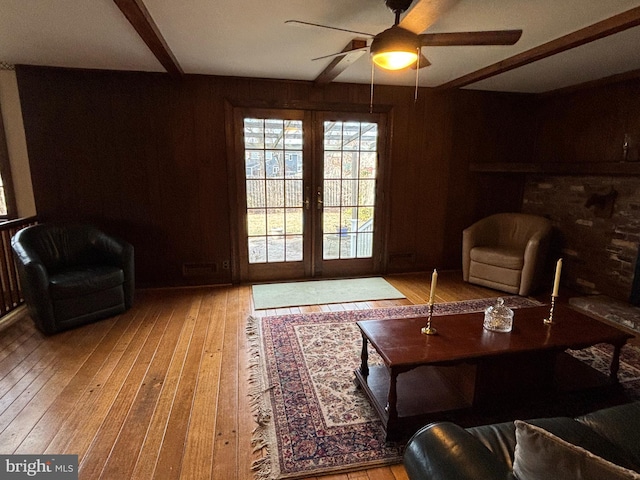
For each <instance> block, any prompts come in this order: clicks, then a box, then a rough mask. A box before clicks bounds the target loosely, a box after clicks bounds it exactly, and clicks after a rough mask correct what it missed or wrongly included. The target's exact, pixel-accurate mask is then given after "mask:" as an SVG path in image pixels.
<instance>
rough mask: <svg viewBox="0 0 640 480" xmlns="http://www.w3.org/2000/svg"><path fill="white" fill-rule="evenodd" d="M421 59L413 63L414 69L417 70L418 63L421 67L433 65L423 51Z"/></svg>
mask: <svg viewBox="0 0 640 480" xmlns="http://www.w3.org/2000/svg"><path fill="white" fill-rule="evenodd" d="M419 60H420V61H419V62H416V63H414V64H413V65H411V68H412V69H413V70H416V69H417V67H418V65H420V68H424V67H428V66H429V65H431V62H430V61H429V59H428V58H427V57H425V56H424V55H423V54H422V53H421V54H420V59H419Z"/></svg>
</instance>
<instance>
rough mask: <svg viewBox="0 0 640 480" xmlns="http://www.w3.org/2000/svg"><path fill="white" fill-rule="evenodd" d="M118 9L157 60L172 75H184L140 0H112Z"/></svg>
mask: <svg viewBox="0 0 640 480" xmlns="http://www.w3.org/2000/svg"><path fill="white" fill-rule="evenodd" d="M113 1H114V3H115V4H116V5H117V6H118V8H119V9H120V11H121V12H122V13H123V14H124V16H125V17H126V18H127V20H129V23H131V25H132V26H133V28H134V29H135V31H136V32H138V35H139V36H140V38H142V41H144V43H145V44H146V45H147V47H149V49H150V50H151V52H152V53H153V54H154V55H155V57H156V58H157V59H158V61H159V62H160V63H161V64H162V66H163V67H164V68H165V70H166V71H167V72H169V73H170V74H171V75H172V76H175V77H180V76H182V75H184V72H183V71H182V68H181V67H180V64H179V63H178V60H176V58H175V57H174V55H173V53H172V52H171V49H170V48H169V45H168V44H167V42H166V41H165V39H164V37H163V36H162V33H160V29H158V26H157V25H156V23H155V22H154V21H153V18H151V14H150V13H149V11H148V10H147V7H145V5H144V3H142V0H113Z"/></svg>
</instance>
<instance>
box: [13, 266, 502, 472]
mask: <svg viewBox="0 0 640 480" xmlns="http://www.w3.org/2000/svg"><path fill="white" fill-rule="evenodd" d="M386 278H387V280H388V281H389V282H390V283H391V284H393V285H394V286H395V287H396V288H398V289H399V290H400V291H401V292H402V293H403V294H405V295H406V297H407V298H406V299H402V300H389V301H378V302H359V303H351V304H340V305H315V306H310V307H297V308H285V309H276V310H267V311H257V312H256V311H254V310H253V307H252V299H251V287H250V286H223V287H207V288H204V287H203V288H190V289H166V290H143V291H138V292H137V297H136V302H135V305H134V307H133V308H132V309H131V310H130V311H128V312H126V313H125V314H122V315H120V316H117V317H114V318H111V319H107V320H103V321H100V322H97V323H94V324H91V325H87V326H84V327H81V328H77V329H75V330H71V331H68V332H64V333H61V334H58V335H55V336H52V337H44V336H43V335H42V334H40V333H39V332H38V331H37V330H36V329H35V328H34V327H33V324H32V322H31V320H30V319H29V318H28V317H26V316H25V317H23V318H22V319H20V320H19V321H17V322H15V323H13V324H12V325H9V326H7V327H6V328H4V329H3V330H2V331H0V453H1V454H11V453H25V454H26V453H33V454H41V453H51V454H60V453H69V454H77V455H78V456H79V462H80V479H82V480H89V479H152V478H157V479H162V480H169V479H174V478H175V479H178V478H181V479H189V480H191V479H224V480H227V479H252V478H253V475H252V473H251V470H250V466H251V463H252V461H253V460H254V459H255V458H256V456H259V455H260V452H257V453H254V452H253V451H252V448H251V432H252V430H253V427H254V423H253V419H252V416H251V411H250V408H249V405H248V397H247V359H246V353H247V352H246V350H247V344H246V338H245V322H246V319H247V317H248V316H249V315H250V314H254V315H265V314H268V315H270V314H276V313H277V314H280V313H295V312H310V311H326V310H336V309H338V310H342V309H361V308H375V307H386V306H392V305H403V304H411V303H425V302H426V301H427V297H428V294H429V284H430V279H431V275H430V273H420V274H407V275H394V276H389V277H386ZM497 295H498V293H497V292H495V291H492V290H488V289H484V288H480V287H474V286H471V285H467V284H464V283H463V282H462V279H461V274H460V272H441V273H440V276H439V279H438V290H437V301H438V302H447V301H455V300H464V299H471V298H486V297H490V296H497ZM322 478H323V479H334V480H338V479H340V480H356V479H357V480H366V479H369V480H401V479H406V478H407V476H406V473H405V471H404V468H403V467H402V466H401V465H395V466H392V467H384V468H375V469H370V470H363V471H360V472H352V473H348V474H343V475H331V476H327V477H322Z"/></svg>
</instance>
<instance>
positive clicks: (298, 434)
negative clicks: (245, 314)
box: [247, 296, 540, 480]
mask: <svg viewBox="0 0 640 480" xmlns="http://www.w3.org/2000/svg"><path fill="white" fill-rule="evenodd" d="M494 303H495V298H493V299H483V300H468V301H463V302H452V303H443V304H436V305H435V306H434V315H444V314H453V313H464V312H478V311H483V310H484V309H485V308H487V307H488V306H489V305H493V304H494ZM505 304H506V305H507V306H509V307H511V308H520V307H531V306H535V305H540V304H539V303H538V302H535V301H533V300H529V299H526V298H523V297H518V296H513V297H505ZM425 314H426V306H425V305H411V306H403V307H391V308H378V309H369V310H347V311H340V312H326V313H310V314H289V315H278V316H266V317H261V318H259V317H249V319H248V325H247V332H248V339H249V344H250V355H251V357H250V360H249V362H250V366H251V367H250V369H251V373H250V383H251V387H250V388H251V400H250V401H251V404H252V408H253V412H254V417H255V420H256V422H257V424H258V427H257V428H256V430H255V432H254V448H255V449H256V450H259V449H265V450H266V452H267V454H266V455H265V456H264V457H263V458H262V459H260V460H259V461H258V462H256V464H255V465H254V470H255V471H256V475H257V478H259V479H261V480H267V479H268V480H271V479H279V478H300V477H310V476H315V475H320V474H327V473H331V472H345V471H349V470H355V469H362V468H369V467H373V466H379V465H388V464H393V463H399V462H400V461H401V453H402V449H401V446H393V445H386V444H385V441H384V434H383V430H382V425H381V423H380V421H379V420H378V418H377V416H376V414H375V412H374V410H373V407H372V406H371V405H370V404H369V401H368V400H367V398H366V397H365V396H364V394H363V393H362V392H361V391H360V390H358V389H357V388H356V387H355V384H354V374H353V371H354V370H355V369H356V368H357V367H358V366H359V361H360V360H359V359H360V349H361V346H362V340H361V336H360V333H359V330H358V327H357V326H356V324H355V322H356V321H358V320H370V319H384V318H398V317H414V316H421V315H425ZM369 363H370V365H374V364H376V363H382V360H381V359H380V358H379V357H378V356H377V354H376V353H375V351H371V353H370V357H369Z"/></svg>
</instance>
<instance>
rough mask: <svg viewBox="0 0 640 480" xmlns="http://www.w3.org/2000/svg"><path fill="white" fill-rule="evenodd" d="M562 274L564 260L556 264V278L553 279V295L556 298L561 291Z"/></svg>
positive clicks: (559, 260)
mask: <svg viewBox="0 0 640 480" xmlns="http://www.w3.org/2000/svg"><path fill="white" fill-rule="evenodd" d="M560 272H562V259H561V258H560V259H558V262H557V263H556V276H555V278H554V279H553V293H552V294H551V295H553V296H554V297H557V296H558V291H559V290H560Z"/></svg>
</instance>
